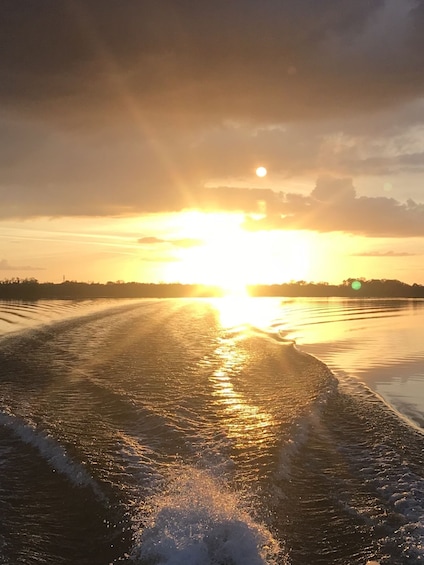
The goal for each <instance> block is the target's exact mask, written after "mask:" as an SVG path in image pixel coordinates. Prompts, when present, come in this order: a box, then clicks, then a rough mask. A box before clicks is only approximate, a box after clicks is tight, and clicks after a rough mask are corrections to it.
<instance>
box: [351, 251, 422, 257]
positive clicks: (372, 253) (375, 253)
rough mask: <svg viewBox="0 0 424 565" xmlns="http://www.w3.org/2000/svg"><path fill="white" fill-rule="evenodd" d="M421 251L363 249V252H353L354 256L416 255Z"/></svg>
mask: <svg viewBox="0 0 424 565" xmlns="http://www.w3.org/2000/svg"><path fill="white" fill-rule="evenodd" d="M416 255H421V253H409V252H407V251H393V250H390V251H363V252H361V253H352V254H351V256H352V257H414V256H416Z"/></svg>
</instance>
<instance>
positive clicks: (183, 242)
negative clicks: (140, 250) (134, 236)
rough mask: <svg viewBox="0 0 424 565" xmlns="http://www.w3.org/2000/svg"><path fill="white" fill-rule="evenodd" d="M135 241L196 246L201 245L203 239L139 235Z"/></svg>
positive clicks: (176, 245) (188, 246)
mask: <svg viewBox="0 0 424 565" xmlns="http://www.w3.org/2000/svg"><path fill="white" fill-rule="evenodd" d="M137 241H138V243H140V244H142V245H158V244H162V243H165V244H169V245H174V246H175V247H182V248H190V247H198V246H200V245H203V241H202V240H201V239H194V238H189V237H187V238H182V239H162V238H159V237H154V236H146V237H141V238H140V239H138V240H137Z"/></svg>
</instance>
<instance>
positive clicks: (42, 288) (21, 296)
mask: <svg viewBox="0 0 424 565" xmlns="http://www.w3.org/2000/svg"><path fill="white" fill-rule="evenodd" d="M247 291H248V294H249V295H250V296H258V297H259V296H274V297H279V296H281V297H328V298H330V297H346V298H354V297H356V298H359V297H362V298H379V297H381V298H424V286H423V285H420V284H416V283H414V284H412V285H409V284H407V283H404V282H401V281H398V280H395V279H371V280H367V279H364V278H359V279H353V278H349V279H346V280H344V281H343V282H342V283H341V284H339V285H332V284H328V283H326V282H319V283H315V282H306V281H292V282H289V283H282V284H270V285H249V286H247ZM225 294H226V293H225V291H224V290H223V289H222V288H221V287H219V286H216V285H201V284H181V283H139V282H123V281H116V282H112V281H109V282H107V283H95V282H78V281H63V282H61V283H52V282H39V281H38V280H37V279H35V278H24V279H21V278H18V277H16V278H11V279H4V280H1V281H0V299H1V300H40V299H58V300H63V299H73V300H76V299H87V298H192V297H219V296H224V295H225Z"/></svg>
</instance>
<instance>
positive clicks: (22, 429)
mask: <svg viewBox="0 0 424 565" xmlns="http://www.w3.org/2000/svg"><path fill="white" fill-rule="evenodd" d="M0 425H2V426H5V427H7V428H8V429H10V430H11V431H12V432H13V433H14V434H15V435H16V436H17V437H18V438H19V439H20V440H21V441H23V442H24V443H26V444H28V445H31V446H32V447H35V449H37V451H38V453H39V454H40V455H41V456H42V457H43V459H44V460H45V461H46V462H47V463H48V464H49V465H50V466H51V468H52V469H53V471H54V472H58V473H60V474H62V475H65V476H66V477H67V479H68V480H69V481H70V482H71V483H72V484H73V485H75V486H77V487H89V488H91V489H92V491H93V492H94V494H95V495H96V496H97V498H98V499H99V500H102V501H104V502H107V499H106V497H105V496H104V494H103V493H102V491H101V489H100V487H99V486H98V484H97V483H96V482H95V481H94V479H93V478H92V477H91V476H90V474H89V473H88V471H87V470H86V469H85V468H84V467H83V465H82V464H80V463H76V462H75V461H73V459H72V458H71V457H70V455H69V454H68V453H67V452H66V450H65V449H64V448H63V447H62V446H61V445H60V444H59V443H58V442H57V441H56V440H55V439H54V438H53V437H51V436H50V435H46V434H44V433H43V432H42V431H40V430H37V428H36V427H35V426H34V425H33V424H31V423H29V422H24V420H22V419H21V418H19V417H17V416H14V415H13V414H11V413H9V412H8V411H6V410H2V411H1V412H0Z"/></svg>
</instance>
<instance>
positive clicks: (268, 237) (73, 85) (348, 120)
mask: <svg viewBox="0 0 424 565" xmlns="http://www.w3.org/2000/svg"><path fill="white" fill-rule="evenodd" d="M423 69H424V1H423V0H373V1H372V2H370V1H369V0H320V1H319V2H317V1H316V0H296V1H293V0H261V1H258V0H243V1H241V0H237V1H236V0H214V2H210V1H207V2H206V1H203V0H196V1H195V2H194V1H193V0H190V1H189V0H142V1H141V0H140V1H138V0H84V1H82V0H81V1H78V0H43V2H39V1H37V0H2V2H1V4H0V280H1V279H9V278H13V277H20V278H25V277H34V278H36V279H38V280H39V281H51V282H61V281H62V280H64V279H67V280H79V281H88V282H90V281H93V282H107V281H117V280H123V281H140V282H184V283H186V282H206V283H213V284H222V285H223V286H229V287H231V286H237V285H242V284H245V283H279V282H287V281H290V280H306V281H314V282H321V281H328V282H331V283H336V284H339V283H341V282H342V281H343V280H345V279H347V278H359V277H364V278H367V279H371V278H386V279H399V280H402V281H404V282H408V283H410V284H411V283H414V282H416V283H419V284H424V261H423V257H424V186H423V179H424V176H423V172H424V72H423ZM259 166H263V167H266V169H267V175H266V176H263V177H258V176H257V175H256V174H255V171H256V169H257V167H259Z"/></svg>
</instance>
